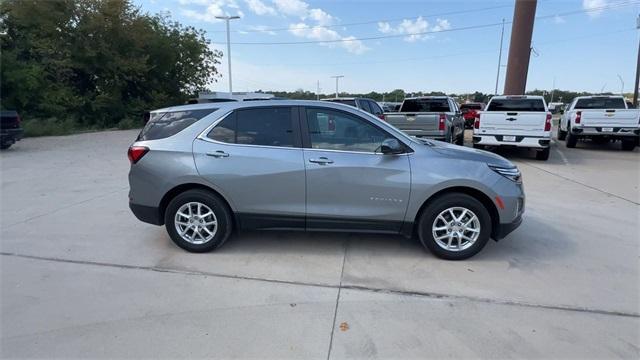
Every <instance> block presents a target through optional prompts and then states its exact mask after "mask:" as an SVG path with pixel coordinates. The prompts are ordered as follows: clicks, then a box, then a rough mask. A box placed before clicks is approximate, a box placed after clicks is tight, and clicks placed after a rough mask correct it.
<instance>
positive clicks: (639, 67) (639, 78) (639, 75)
mask: <svg viewBox="0 0 640 360" xmlns="http://www.w3.org/2000/svg"><path fill="white" fill-rule="evenodd" d="M636 29H640V14H639V15H638V18H637V19H636ZM638 87H640V41H639V42H638V64H636V86H635V87H634V88H633V106H635V107H636V108H638V107H640V106H638Z"/></svg>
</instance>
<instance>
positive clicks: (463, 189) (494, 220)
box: [412, 186, 500, 238]
mask: <svg viewBox="0 0 640 360" xmlns="http://www.w3.org/2000/svg"><path fill="white" fill-rule="evenodd" d="M452 193H462V194H466V195H469V196H471V197H473V198H474V199H476V200H478V201H480V203H481V204H482V205H483V206H484V207H485V208H486V209H487V211H488V212H489V217H490V218H491V237H492V238H495V237H494V236H495V235H497V231H498V228H499V226H500V214H499V213H498V208H497V207H496V205H495V204H494V203H493V201H492V200H491V198H490V197H489V196H488V195H487V194H485V193H484V192H482V191H480V190H478V189H475V188H472V187H468V186H452V187H448V188H444V189H441V190H439V191H437V192H435V193H433V194H432V195H431V196H429V197H428V198H427V199H426V200H425V201H424V202H423V203H422V205H421V206H420V209H419V210H418V212H417V213H416V217H415V219H414V221H413V229H412V232H413V233H415V232H416V227H417V226H418V223H419V220H420V217H421V216H422V213H423V212H424V210H425V209H426V208H427V206H429V205H430V204H431V203H433V202H434V201H436V200H437V198H439V197H441V196H443V195H446V194H452Z"/></svg>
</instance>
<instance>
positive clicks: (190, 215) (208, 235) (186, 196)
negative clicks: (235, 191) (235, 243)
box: [164, 189, 233, 252]
mask: <svg viewBox="0 0 640 360" xmlns="http://www.w3.org/2000/svg"><path fill="white" fill-rule="evenodd" d="M164 223H165V226H166V228H167V232H168V233H169V236H170V237H171V240H173V242H174V243H175V244H176V245H178V246H179V247H181V248H183V249H185V250H187V251H191V252H207V251H211V250H214V249H216V248H218V247H220V246H221V245H222V244H223V243H224V242H225V241H227V239H228V238H229V236H230V235H231V230H232V227H233V226H232V224H233V221H232V218H231V211H230V210H229V208H228V207H227V205H226V204H225V202H224V201H223V200H222V199H220V198H219V197H218V196H217V195H216V194H214V193H212V192H209V191H206V190H200V189H194V190H188V191H185V192H183V193H182V194H180V195H178V196H176V197H175V198H173V200H171V202H170V203H169V205H168V206H167V209H166V211H165V216H164Z"/></svg>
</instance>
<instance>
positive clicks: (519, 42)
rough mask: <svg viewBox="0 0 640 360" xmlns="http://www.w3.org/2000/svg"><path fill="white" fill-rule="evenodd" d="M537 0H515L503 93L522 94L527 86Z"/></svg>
mask: <svg viewBox="0 0 640 360" xmlns="http://www.w3.org/2000/svg"><path fill="white" fill-rule="evenodd" d="M537 4H538V1H537V0H516V6H515V8H514V10H513V24H512V25H511V41H510V43H509V59H508V60H507V77H506V79H505V84H504V94H505V95H522V94H524V92H525V90H526V88H527V73H528V72H529V58H530V57H531V38H532V36H533V23H534V20H535V17H536V6H537Z"/></svg>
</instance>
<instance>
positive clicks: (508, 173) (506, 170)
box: [489, 165, 522, 183]
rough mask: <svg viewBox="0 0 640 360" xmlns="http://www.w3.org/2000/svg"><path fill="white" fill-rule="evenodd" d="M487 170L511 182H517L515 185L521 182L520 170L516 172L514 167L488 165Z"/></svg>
mask: <svg viewBox="0 0 640 360" xmlns="http://www.w3.org/2000/svg"><path fill="white" fill-rule="evenodd" d="M489 168H490V169H491V170H493V171H495V172H497V173H498V174H500V175H502V176H504V177H506V178H507V179H509V180H511V181H513V182H517V183H521V182H522V174H520V170H518V168H517V167H515V166H514V167H503V166H496V165H489Z"/></svg>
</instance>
